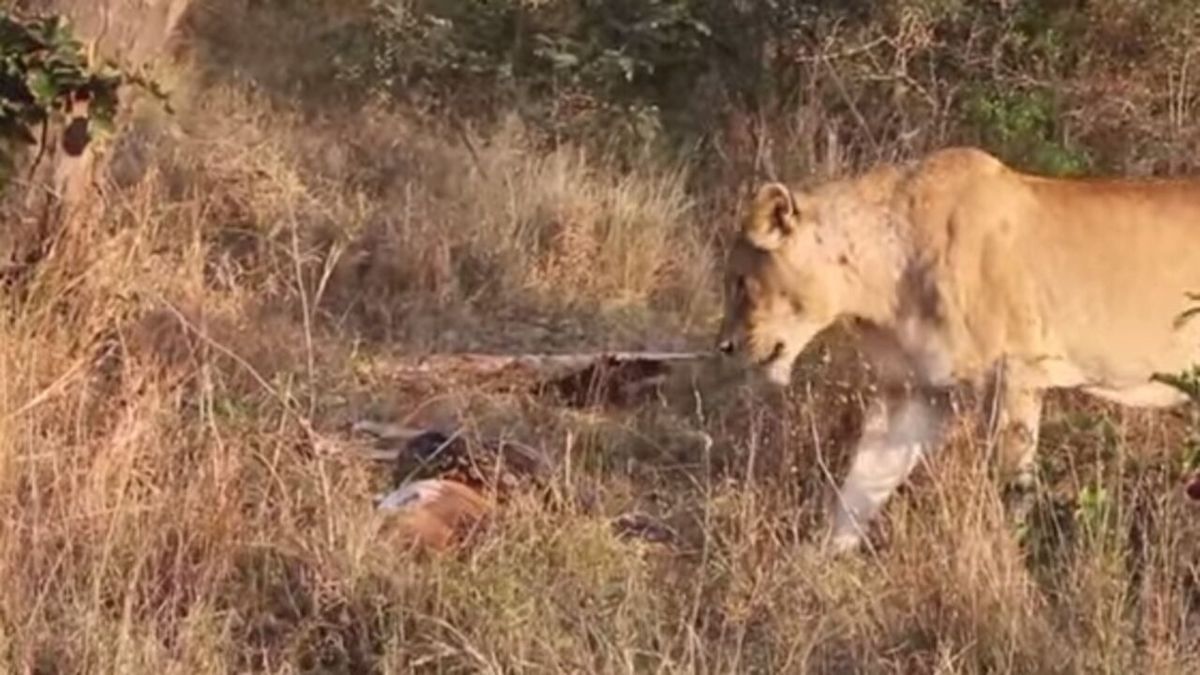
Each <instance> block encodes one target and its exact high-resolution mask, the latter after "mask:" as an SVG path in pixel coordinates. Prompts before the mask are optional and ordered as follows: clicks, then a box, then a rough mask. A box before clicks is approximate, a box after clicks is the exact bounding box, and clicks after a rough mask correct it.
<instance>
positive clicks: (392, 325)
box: [0, 75, 1200, 673]
mask: <svg viewBox="0 0 1200 675" xmlns="http://www.w3.org/2000/svg"><path fill="white" fill-rule="evenodd" d="M179 77H180V79H179V84H180V89H179V91H181V92H184V93H183V96H184V98H183V100H182V101H180V102H179V104H180V105H179V107H180V113H179V115H178V116H177V117H176V118H164V117H161V116H159V115H157V114H155V113H153V112H152V111H149V110H146V111H142V112H140V113H139V114H138V115H137V116H136V117H135V118H134V120H133V121H131V122H130V126H129V128H127V129H125V130H123V134H122V136H121V139H120V141H119V142H118V143H117V144H116V145H115V146H113V147H111V148H109V150H108V154H109V159H110V162H109V167H110V171H109V172H108V173H107V174H106V175H104V176H103V177H102V179H101V181H100V184H99V192H98V194H97V197H96V200H95V202H94V203H92V204H91V205H90V208H91V211H90V212H89V216H88V217H87V218H83V219H80V221H79V222H80V225H79V226H78V228H77V229H73V230H71V231H68V232H65V233H63V235H62V237H61V238H60V240H59V241H58V243H57V245H56V247H55V248H54V250H53V253H52V255H50V256H48V257H47V258H46V259H44V260H43V261H41V262H40V263H39V264H38V265H37V267H36V268H35V269H33V270H31V271H30V275H29V276H28V277H27V278H25V279H24V280H23V281H22V282H21V284H20V286H19V287H17V288H13V289H9V291H8V292H6V293H5V294H4V295H3V296H0V519H2V526H0V572H3V579H4V580H5V584H4V587H3V590H0V666H2V667H3V669H4V670H5V671H6V672H40V673H54V672H64V673H65V672H88V673H93V672H121V673H141V672H155V673H204V672H301V671H303V672H355V673H358V672H387V673H392V672H397V673H398V672H414V671H415V672H595V673H610V672H611V673H616V672H670V673H674V672H721V673H726V672H781V673H782V672H819V673H824V672H836V673H841V672H871V673H896V672H902V673H914V672H929V673H985V672H988V673H991V672H1011V673H1042V672H1047V673H1050V672H1053V673H1059V672H1063V673H1067V672H1114V673H1117V672H1120V673H1125V672H1154V673H1172V672H1179V673H1184V672H1194V670H1195V668H1196V667H1197V665H1198V664H1197V658H1198V657H1197V654H1200V652H1198V651H1197V648H1198V645H1197V638H1198V636H1200V629H1198V626H1197V600H1196V598H1197V595H1196V583H1197V582H1196V579H1197V560H1198V558H1197V557H1196V554H1197V552H1198V551H1200V549H1198V548H1197V545H1198V541H1197V534H1198V533H1200V529H1198V528H1197V527H1196V525H1195V515H1196V514H1195V510H1194V508H1193V506H1192V505H1189V504H1187V503H1185V502H1183V501H1182V498H1181V496H1180V495H1179V494H1178V492H1179V491H1178V490H1177V489H1176V482H1175V481H1176V479H1177V477H1178V470H1177V463H1178V452H1179V450H1180V448H1181V447H1182V446H1183V445H1185V443H1186V435H1187V426H1188V424H1189V423H1190V420H1188V419H1171V418H1170V417H1169V416H1164V415H1161V414H1149V413H1131V412H1127V411H1120V410H1118V409H1115V408H1108V407H1100V406H1097V405H1094V404H1084V403H1080V402H1078V401H1074V400H1070V399H1067V398H1062V399H1055V400H1053V401H1052V402H1051V405H1050V406H1049V411H1048V421H1047V425H1048V426H1047V430H1046V433H1045V439H1046V441H1045V450H1044V456H1045V458H1046V459H1045V466H1044V469H1045V472H1046V476H1047V478H1048V482H1049V487H1048V489H1047V491H1046V494H1045V495H1044V500H1043V503H1042V504H1041V506H1040V508H1039V510H1038V511H1037V513H1036V515H1037V517H1036V518H1035V519H1034V521H1033V525H1032V526H1031V529H1030V531H1029V532H1027V533H1025V538H1024V540H1023V542H1018V540H1017V538H1016V533H1014V532H1013V531H1012V530H1011V528H1010V527H1009V526H1008V525H1007V523H1006V521H1005V519H1004V516H1003V512H1002V509H1001V507H1000V503H999V500H998V499H997V497H996V495H995V491H994V489H993V487H992V484H991V483H990V478H989V474H988V467H987V466H986V465H985V462H984V457H985V455H986V454H987V453H986V451H985V450H984V448H983V447H982V445H981V444H982V441H981V440H980V439H979V438H978V437H977V436H976V435H975V433H974V431H973V429H972V428H971V427H970V425H968V424H966V423H964V424H963V426H962V428H961V429H957V430H956V433H955V435H954V436H953V438H952V440H951V442H950V443H949V445H948V447H947V448H946V449H945V450H944V451H943V452H940V453H938V454H937V455H936V456H934V457H932V458H930V461H929V462H928V463H927V465H925V466H923V467H922V468H921V469H920V470H919V471H918V472H917V475H916V476H915V477H914V480H913V483H912V485H911V486H910V487H909V488H907V489H906V490H905V491H903V493H902V494H901V495H899V496H898V497H897V499H896V500H895V501H894V502H893V503H892V504H891V505H890V506H889V508H888V511H887V518H886V519H885V523H884V524H883V527H882V531H881V533H880V534H879V536H878V537H877V543H879V547H878V549H877V550H874V551H870V552H867V553H864V554H863V555H861V556H857V557H851V558H846V559H840V560H830V559H828V558H825V557H823V556H822V555H821V554H820V553H819V552H818V551H817V550H816V549H814V548H813V547H812V546H811V543H810V542H811V540H812V537H813V534H814V532H815V529H816V526H818V525H819V523H820V522H821V518H822V515H823V509H822V507H823V503H824V500H825V499H826V498H827V497H828V490H829V487H830V483H829V479H830V477H831V476H837V475H839V472H840V470H841V468H842V467H843V466H844V463H845V452H844V450H845V444H846V441H847V440H848V439H849V438H851V437H852V435H853V430H854V426H855V424H856V423H857V411H858V410H859V408H860V404H861V399H862V386H863V384H864V383H865V381H866V379H865V378H866V375H865V373H864V372H863V371H862V370H861V368H860V367H859V366H858V364H857V361H856V359H855V357H854V354H853V352H852V351H851V350H848V349H847V348H846V346H845V345H843V344H841V343H840V342H839V341H838V340H837V339H836V336H834V338H833V339H831V340H829V341H828V342H827V343H826V344H823V345H819V346H818V348H817V349H816V350H815V351H816V352H817V354H815V355H814V357H812V358H810V359H808V360H807V361H806V363H805V364H803V368H802V372H801V373H800V374H799V375H798V377H797V385H798V386H797V388H796V391H794V392H793V393H792V394H791V395H790V396H788V397H786V398H785V399H783V400H778V399H766V398H764V397H763V395H761V394H760V393H759V392H757V391H755V390H753V389H751V388H748V387H744V386H740V385H736V384H729V383H721V382H720V381H721V380H724V379H727V378H723V377H720V376H715V375H714V374H712V373H707V372H702V371H701V372H695V373H685V374H684V375H683V376H681V377H679V378H677V379H676V380H675V381H673V382H672V383H671V385H670V387H668V390H667V394H666V396H665V399H664V400H662V401H658V402H650V403H647V404H645V405H644V406H642V407H640V408H638V409H635V410H628V411H611V412H608V413H603V414H600V413H580V412H574V411H567V410H563V409H561V408H557V407H555V406H554V405H552V404H551V403H549V402H547V401H544V400H541V399H537V398H534V397H530V396H525V395H521V394H514V393H511V392H503V391H498V390H497V389H495V388H490V387H488V386H487V385H486V384H483V383H477V382H472V381H471V380H470V379H469V378H466V379H463V378H460V379H436V378H430V377H422V376H415V375H411V374H409V375H405V374H403V373H400V372H398V371H397V370H396V369H395V367H394V366H395V358H396V356H397V355H406V354H411V353H413V352H421V351H426V350H431V349H506V350H521V349H571V348H585V347H599V346H606V345H611V346H623V347H636V346H638V345H639V344H646V345H653V346H669V345H672V344H680V345H683V346H687V345H689V344H693V345H694V344H701V342H700V341H702V340H705V341H706V340H707V339H708V338H707V334H708V332H710V331H711V327H712V324H711V322H712V319H713V318H714V316H715V314H716V312H717V307H716V299H717V297H716V293H715V289H714V285H715V279H714V264H715V261H716V257H715V253H716V252H715V251H714V250H713V249H712V247H711V244H710V241H711V240H712V239H713V237H714V230H715V228H717V227H720V226H726V223H729V222H732V221H731V220H730V219H729V218H728V217H727V216H728V214H713V213H706V212H702V210H701V209H700V208H699V207H698V205H697V203H696V202H695V201H694V196H692V195H689V194H688V193H687V191H686V190H685V189H684V185H685V178H686V177H687V176H686V173H685V172H686V167H677V166H659V165H655V164H653V163H647V164H646V165H644V166H642V167H640V168H638V169H637V170H635V171H632V172H623V171H618V170H617V169H616V168H614V167H612V166H611V165H610V164H608V163H606V161H605V159H604V158H603V157H595V156H591V155H589V154H587V153H584V152H582V151H579V150H573V149H568V148H563V149H559V150H556V151H553V152H546V151H544V150H539V149H537V148H536V147H535V146H534V144H532V143H530V142H529V141H528V139H526V138H525V137H524V136H523V132H522V130H521V128H520V125H519V123H518V122H517V121H516V120H513V121H511V122H510V123H509V124H508V125H506V126H502V127H500V128H498V129H496V130H492V131H488V132H486V133H478V134H472V135H471V136H470V138H471V139H472V143H471V147H467V146H466V144H464V143H463V141H462V138H461V137H458V136H455V135H450V134H446V133H444V132H442V131H440V130H437V129H436V128H431V127H429V126H425V123H422V122H417V121H414V120H413V119H411V118H409V117H406V116H405V115H403V114H401V113H397V112H395V111H388V110H385V109H382V108H378V107H366V108H363V109H359V110H354V111H350V110H337V114H336V115H334V114H329V115H315V116H313V115H308V114H302V113H301V112H300V111H297V110H294V109H291V108H289V107H288V106H286V105H281V104H279V103H278V102H277V101H272V100H269V99H268V98H267V97H265V96H264V95H262V94H260V93H256V92H255V91H254V90H253V88H251V87H247V86H244V85H241V84H237V83H232V84H231V83H225V84H218V83H214V82H211V81H203V80H201V81H198V82H197V81H191V80H189V79H188V78H187V76H186V75H180V76H179ZM189 91H190V92H191V93H190V94H189V93H187V92H189ZM335 110H336V109H335ZM822 355H826V356H828V361H829V363H828V364H823V363H822ZM718 375H720V374H718ZM361 415H374V416H386V417H391V418H397V419H400V418H405V417H406V416H407V417H411V418H412V419H414V420H417V421H421V420H424V421H439V422H443V423H444V422H445V421H446V420H447V419H451V418H453V419H456V420H457V421H459V422H460V423H462V424H464V425H465V426H466V428H467V429H468V430H470V431H471V432H472V434H474V432H476V431H483V430H491V431H494V430H497V429H500V430H504V431H506V432H507V433H510V434H513V435H517V436H519V437H521V438H523V439H524V440H527V441H530V442H536V443H538V444H540V445H542V446H543V447H544V448H545V450H546V451H547V453H548V454H549V455H550V456H551V457H553V458H554V459H555V460H556V462H557V465H558V467H559V469H558V471H557V473H556V474H555V476H554V477H553V479H552V480H551V485H550V491H551V493H553V494H554V495H557V497H558V499H555V500H549V501H545V500H541V499H538V498H537V496H536V495H533V494H529V495H517V496H515V497H514V499H513V500H512V501H510V502H508V503H506V504H505V505H504V506H503V508H502V509H501V512H500V517H499V518H498V519H497V521H496V522H495V523H494V524H493V526H492V527H491V528H490V529H488V530H487V531H485V532H484V533H482V535H481V536H480V538H479V539H478V540H477V541H476V542H475V543H474V545H473V546H472V547H471V548H470V549H468V550H466V551H463V552H461V553H459V554H455V555H449V556H441V557H436V556H435V557H430V556H422V555H417V554H415V553H413V552H410V551H408V550H407V549H406V548H404V546H403V544H402V541H401V540H400V537H399V533H397V532H395V531H394V530H393V529H392V528H389V521H388V520H387V519H386V518H383V517H380V516H379V515H377V514H375V513H374V512H373V510H372V496H373V495H374V494H375V493H376V492H378V491H380V490H382V489H384V488H385V487H386V476H385V473H386V471H384V470H382V469H381V468H380V467H376V466H372V465H369V464H368V463H366V462H364V461H359V460H357V459H356V458H355V457H354V456H353V454H352V453H351V452H349V451H348V450H347V449H346V448H348V447H349V443H348V441H347V439H346V434H345V423H346V422H348V421H350V420H353V419H355V418H356V417H358V416H361ZM699 431H703V432H705V433H707V434H709V435H710V436H711V437H712V438H713V440H714V443H713V444H712V446H711V447H709V448H706V447H705V445H704V444H703V443H701V442H700V441H698V440H697V436H696V432H699ZM472 437H473V436H472ZM339 450H340V451H339ZM1095 486H1104V487H1106V488H1107V490H1108V492H1107V496H1105V497H1103V498H1100V499H1097V500H1095V501H1094V502H1085V500H1081V498H1080V497H1081V495H1085V494H1087V490H1088V489H1089V488H1091V487H1095ZM632 508H636V509H639V510H644V511H649V512H651V513H654V514H656V515H657V516H658V517H660V518H662V519H663V520H664V521H666V522H668V523H670V524H671V525H672V526H674V528H675V529H676V530H677V531H678V532H679V536H680V541H679V543H678V544H677V545H676V546H675V547H673V548H670V549H667V548H663V547H658V546H654V545H649V544H645V543H641V542H630V541H625V540H622V539H620V538H618V537H617V536H615V535H614V533H613V531H612V530H611V529H610V527H609V517H611V516H612V515H614V514H616V513H619V512H622V511H626V510H629V509H632Z"/></svg>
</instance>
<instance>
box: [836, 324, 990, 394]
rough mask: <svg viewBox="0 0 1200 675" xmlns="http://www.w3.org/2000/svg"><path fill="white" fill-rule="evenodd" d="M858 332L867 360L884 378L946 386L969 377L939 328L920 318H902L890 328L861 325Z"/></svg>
mask: <svg viewBox="0 0 1200 675" xmlns="http://www.w3.org/2000/svg"><path fill="white" fill-rule="evenodd" d="M855 329H856V331H857V332H858V334H859V336H860V339H861V341H862V345H863V349H864V351H865V352H866V355H867V357H868V358H869V359H870V360H871V363H872V365H873V367H874V368H875V370H876V372H877V374H878V375H879V376H880V377H882V378H884V379H887V380H893V381H899V380H909V381H916V382H919V383H921V384H924V385H931V386H938V387H944V386H950V385H952V384H954V383H955V381H956V380H958V379H960V378H961V377H963V376H964V375H966V376H969V374H968V373H964V372H963V369H962V368H961V367H959V366H958V364H957V363H956V360H955V357H954V354H953V352H952V351H951V350H950V349H949V342H948V340H947V338H946V336H945V335H944V334H943V333H942V331H941V330H939V328H938V326H936V325H935V324H933V323H932V322H929V321H925V320H922V319H921V318H920V317H916V316H908V317H900V318H899V319H898V320H897V321H896V322H895V323H894V324H893V325H891V326H880V325H877V324H873V323H870V322H860V323H857V324H856V325H855Z"/></svg>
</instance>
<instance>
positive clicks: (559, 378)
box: [393, 351, 714, 408]
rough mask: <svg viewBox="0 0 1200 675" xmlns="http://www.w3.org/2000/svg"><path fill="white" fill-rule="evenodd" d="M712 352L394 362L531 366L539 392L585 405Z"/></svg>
mask: <svg viewBox="0 0 1200 675" xmlns="http://www.w3.org/2000/svg"><path fill="white" fill-rule="evenodd" d="M713 356H714V355H713V354H712V353H711V352H650V351H646V352H634V351H625V352H620V351H618V352H591V353H567V354H545V353H542V354H536V353H535V354H507V355H497V354H471V353H465V354H430V355H426V356H420V357H415V358H412V359H409V360H407V361H402V362H401V363H399V364H397V365H395V366H393V369H394V371H396V372H400V373H422V374H435V373H469V374H471V375H473V376H484V377H489V376H495V375H498V374H501V373H512V372H514V371H527V372H529V373H531V374H532V376H533V379H534V380H535V384H534V385H533V386H532V387H531V388H530V389H528V391H529V393H531V394H534V395H543V394H545V393H553V394H555V395H557V396H558V397H559V399H560V400H561V401H562V402H563V404H565V405H567V406H569V407H575V408H582V407H589V406H596V405H614V406H625V405H632V404H634V403H635V402H636V401H637V400H638V399H639V397H641V396H643V395H645V394H646V393H648V392H650V391H652V390H654V389H655V388H656V387H658V386H659V385H661V384H662V383H663V382H665V381H666V378H667V375H668V374H669V372H670V369H671V367H672V365H675V364H680V363H689V362H698V361H704V360H706V359H710V358H713Z"/></svg>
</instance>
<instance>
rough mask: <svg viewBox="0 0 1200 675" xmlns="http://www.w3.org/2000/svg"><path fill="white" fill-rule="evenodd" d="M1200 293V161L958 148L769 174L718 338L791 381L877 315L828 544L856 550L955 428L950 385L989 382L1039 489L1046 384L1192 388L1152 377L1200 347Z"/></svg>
mask: <svg viewBox="0 0 1200 675" xmlns="http://www.w3.org/2000/svg"><path fill="white" fill-rule="evenodd" d="M1194 291H1200V179H1179V180H1115V179H1114V180H1108V179H1104V180H1101V179H1094V180H1072V179H1053V178H1047V177H1041V176H1034V175H1029V174H1024V173H1020V172H1018V171H1015V170H1013V169H1011V168H1009V167H1007V166H1005V165H1004V164H1003V163H1001V162H1000V161H999V160H998V159H996V158H995V157H992V156H991V155H989V154H987V153H985V152H982V151H980V150H976V149H971V148H951V149H945V150H941V151H938V152H934V153H932V154H930V155H928V156H926V157H925V158H924V159H922V160H920V161H918V162H914V163H912V164H909V165H883V166H879V167H877V168H875V169H873V170H871V171H869V172H867V173H865V174H864V175H861V176H859V177H856V178H849V179H845V180H837V181H831V182H828V183H825V184H823V185H820V186H818V187H816V188H815V189H811V190H807V191H799V190H792V189H789V188H788V187H787V186H784V185H782V184H779V183H770V184H766V185H763V186H762V187H761V188H760V189H759V190H758V192H757V194H756V196H755V197H754V199H753V203H752V204H751V205H750V209H749V212H748V215H747V216H746V218H745V220H744V222H743V223H742V227H741V232H740V234H739V236H738V238H737V239H736V242H735V243H734V245H733V247H732V250H731V251H730V252H729V255H728V260H727V262H726V269H725V316H724V320H723V325H722V327H721V334H720V337H719V338H718V340H719V341H718V348H719V349H720V351H722V352H724V353H725V354H728V355H738V356H740V357H741V358H742V359H744V361H745V362H748V364H750V365H751V366H752V367H753V368H754V369H755V370H757V371H758V372H760V373H762V374H763V375H765V376H766V378H767V379H768V380H770V381H772V382H774V383H776V384H778V385H781V386H783V385H786V384H787V383H788V381H789V379H790V376H791V369H792V365H793V363H794V361H795V360H796V358H797V356H798V355H799V354H800V353H801V351H802V350H803V349H804V347H805V345H807V344H808V343H809V341H810V340H811V339H812V338H813V337H814V336H815V335H816V334H817V333H819V332H821V331H822V330H824V329H825V328H827V327H828V326H830V325H831V324H832V323H834V322H835V321H837V320H839V319H850V321H849V323H850V325H851V326H852V327H855V328H857V329H858V330H857V332H858V334H859V335H860V336H861V337H862V338H863V341H862V345H863V347H864V350H863V351H864V352H865V353H866V354H867V356H868V357H869V358H870V359H871V360H872V361H873V362H874V364H875V366H876V372H877V373H878V375H879V377H880V379H881V385H882V386H881V387H880V391H881V392H882V393H881V395H880V396H879V397H878V400H876V401H875V403H874V404H873V407H872V410H871V411H870V412H869V413H868V415H867V417H866V419H865V420H864V425H863V432H862V434H861V436H860V438H859V439H858V442H857V446H856V448H855V451H854V456H853V459H852V461H851V466H850V469H849V473H848V475H847V476H846V478H845V480H844V482H843V483H842V485H841V487H840V488H839V490H838V495H837V497H838V498H837V500H836V503H835V507H834V509H835V513H834V515H833V519H832V530H831V532H830V533H829V534H830V535H831V540H830V541H829V542H828V543H829V544H831V545H832V546H833V548H834V549H835V550H839V551H845V550H847V549H851V548H855V547H857V546H858V544H859V543H860V541H861V538H862V527H863V526H864V525H866V524H867V523H869V522H870V520H871V519H872V518H873V517H874V516H875V514H876V513H877V512H878V511H879V509H880V508H881V507H882V506H883V504H884V502H886V500H887V499H888V497H889V496H890V495H891V494H892V492H893V490H895V488H896V487H897V486H898V485H899V484H900V483H901V482H902V481H904V480H905V478H906V477H907V475H908V474H909V472H910V470H911V469H912V468H913V466H914V465H915V463H916V462H917V461H918V459H919V458H920V456H921V454H922V452H925V451H927V450H928V449H930V447H931V446H933V445H934V444H936V443H937V442H938V441H939V437H940V431H941V429H942V426H943V423H944V421H945V417H946V413H947V403H946V397H945V396H944V394H945V393H946V392H947V388H948V387H949V386H951V385H954V384H959V383H965V384H968V385H973V386H982V387H986V389H984V390H983V391H984V393H985V394H987V395H988V396H989V397H990V399H991V400H992V402H993V404H994V405H993V410H994V415H993V420H994V425H993V426H992V428H991V429H992V431H993V432H995V433H996V434H997V435H996V442H997V446H996V447H997V449H998V450H999V452H998V455H999V457H1000V458H1001V460H1002V462H1003V463H1002V465H1001V468H1002V469H1007V471H1008V476H1009V480H1008V485H1007V487H1009V488H1010V489H1015V493H1016V494H1024V495H1028V493H1029V489H1030V488H1031V487H1032V486H1033V484H1034V480H1035V478H1036V476H1035V463H1034V452H1035V450H1036V447H1037V443H1038V426H1039V417H1040V415H1041V408H1042V397H1043V393H1044V392H1045V390H1047V389H1049V388H1052V387H1059V388H1078V389H1081V390H1083V391H1085V392H1088V393H1089V394H1092V395H1095V396H1098V397H1101V398H1104V399H1107V400H1110V401H1116V402H1119V403H1122V404H1126V405H1131V406H1142V407H1161V406H1169V405H1174V404H1177V403H1180V402H1182V401H1183V400H1184V397H1183V396H1182V395H1181V394H1180V393H1179V392H1178V391H1177V390H1175V389H1174V388H1172V387H1170V386H1168V385H1165V384H1162V383H1159V382H1158V381H1155V380H1152V376H1153V375H1155V374H1158V373H1163V374H1165V373H1178V372H1180V371H1182V370H1184V369H1186V368H1188V367H1190V366H1191V365H1192V364H1193V363H1194V362H1197V361H1200V320H1198V321H1196V322H1189V321H1186V320H1183V319H1182V318H1181V315H1182V313H1183V312H1184V311H1185V310H1186V309H1188V307H1189V306H1190V305H1189V298H1188V293H1189V292H1194ZM1027 500H1028V496H1025V497H1024V498H1023V499H1019V500H1018V502H1017V504H1021V503H1026V504H1027Z"/></svg>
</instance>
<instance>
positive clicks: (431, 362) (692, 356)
mask: <svg viewBox="0 0 1200 675" xmlns="http://www.w3.org/2000/svg"><path fill="white" fill-rule="evenodd" d="M712 357H713V354H712V353H711V352H649V351H647V352H636V351H617V352H576V353H566V354H547V353H541V354H538V353H527V354H480V353H470V352H466V353H458V354H426V355H423V356H417V357H412V358H409V359H402V360H401V361H400V362H399V363H398V364H397V365H396V370H398V371H399V372H412V373H432V372H438V371H442V370H456V369H466V370H470V371H474V372H478V373H480V374H486V373H491V372H495V371H499V370H504V369H505V368H512V367H514V366H516V367H525V368H529V369H531V370H554V369H559V368H561V369H564V370H572V369H582V368H586V367H588V366H590V365H592V364H594V363H597V362H600V361H606V360H607V361H610V362H614V363H626V362H656V363H669V362H681V361H702V360H704V359H709V358H712Z"/></svg>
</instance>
